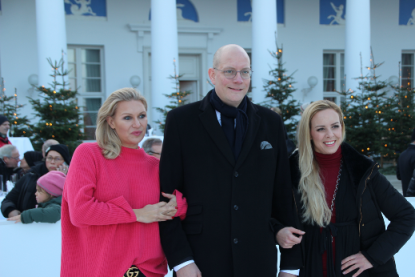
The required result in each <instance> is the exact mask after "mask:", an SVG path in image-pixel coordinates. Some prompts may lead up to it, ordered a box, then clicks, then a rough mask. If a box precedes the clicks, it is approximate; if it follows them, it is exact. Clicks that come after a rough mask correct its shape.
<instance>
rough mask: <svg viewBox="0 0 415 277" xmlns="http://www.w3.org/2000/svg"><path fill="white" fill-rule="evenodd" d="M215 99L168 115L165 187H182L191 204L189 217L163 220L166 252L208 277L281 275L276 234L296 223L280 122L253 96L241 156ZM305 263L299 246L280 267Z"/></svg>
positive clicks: (163, 164) (171, 258) (163, 165)
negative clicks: (222, 123)
mask: <svg viewBox="0 0 415 277" xmlns="http://www.w3.org/2000/svg"><path fill="white" fill-rule="evenodd" d="M209 97H210V93H209V94H208V95H207V96H206V97H205V98H204V99H203V100H202V101H199V102H196V103H192V104H188V105H185V106H183V107H180V108H177V109H174V110H172V111H171V112H169V113H168V115H167V120H166V129H165V132H164V142H163V155H162V156H161V161H160V183H161V191H164V192H166V193H172V192H173V191H174V190H175V189H177V190H179V191H181V192H182V193H183V195H184V196H185V197H186V199H187V202H188V205H189V207H188V210H187V215H186V219H185V220H183V221H180V219H178V218H175V219H173V220H168V221H166V222H160V237H161V243H162V247H163V250H164V253H165V254H166V257H167V261H168V263H169V266H170V267H174V266H176V265H179V264H181V263H182V262H184V261H186V260H188V259H189V258H193V259H194V260H195V263H196V265H197V266H198V267H199V269H200V271H201V272H202V275H203V276H204V277H211V276H215V277H232V276H237V277H251V276H261V277H275V276H276V272H277V262H278V261H277V249H276V238H275V235H276V233H277V232H278V231H279V230H280V229H281V228H283V227H284V226H294V224H295V223H294V220H295V216H294V215H293V212H294V208H293V205H294V203H293V197H292V191H291V187H290V183H291V182H290V174H289V166H288V162H287V161H288V157H287V149H286V144H285V134H284V127H283V123H282V120H281V118H280V116H279V115H278V114H276V113H275V112H273V111H271V110H270V109H265V108H263V107H260V106H257V105H254V104H252V103H251V102H250V101H248V107H247V115H248V129H247V132H246V137H245V139H244V142H243V145H242V149H241V152H240V155H239V157H238V159H237V160H236V161H235V159H234V155H233V153H232V150H231V147H230V145H229V143H228V141H227V139H226V137H225V133H224V131H223V130H222V127H221V126H220V124H219V122H218V120H217V117H216V113H215V110H214V109H213V107H212V105H211V104H210V102H209V99H210V98H209ZM262 142H264V143H265V144H266V142H268V143H269V144H270V146H272V147H269V149H262V150H261V143H262ZM283 252H284V250H283ZM300 267H301V251H300V249H299V247H294V249H292V250H287V251H285V252H284V253H283V254H282V261H281V268H283V269H299V268H300Z"/></svg>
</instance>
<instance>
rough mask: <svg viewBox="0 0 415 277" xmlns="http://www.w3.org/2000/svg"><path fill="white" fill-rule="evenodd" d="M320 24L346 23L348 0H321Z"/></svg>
mask: <svg viewBox="0 0 415 277" xmlns="http://www.w3.org/2000/svg"><path fill="white" fill-rule="evenodd" d="M320 24H322V25H344V24H346V0H320Z"/></svg>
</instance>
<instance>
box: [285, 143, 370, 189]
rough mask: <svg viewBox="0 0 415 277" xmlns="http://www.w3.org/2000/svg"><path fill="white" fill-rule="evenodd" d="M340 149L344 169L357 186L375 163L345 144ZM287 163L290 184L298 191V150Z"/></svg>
mask: <svg viewBox="0 0 415 277" xmlns="http://www.w3.org/2000/svg"><path fill="white" fill-rule="evenodd" d="M341 148H342V156H343V161H344V164H345V167H346V168H347V170H348V172H349V174H350V177H351V178H352V180H353V183H354V184H355V185H356V186H358V185H359V182H360V180H361V179H362V178H363V176H364V175H365V173H366V171H367V170H368V169H369V168H371V167H372V166H373V165H374V164H375V162H374V161H372V160H370V159H369V158H368V157H366V156H364V155H362V154H360V153H359V152H357V151H356V150H355V149H354V148H353V147H352V146H351V145H349V144H347V143H346V142H343V143H342V145H341ZM289 161H290V169H291V182H292V184H293V187H294V188H295V189H298V183H299V182H300V177H301V175H300V170H299V153H298V149H296V150H294V152H293V153H292V154H291V155H290V158H289Z"/></svg>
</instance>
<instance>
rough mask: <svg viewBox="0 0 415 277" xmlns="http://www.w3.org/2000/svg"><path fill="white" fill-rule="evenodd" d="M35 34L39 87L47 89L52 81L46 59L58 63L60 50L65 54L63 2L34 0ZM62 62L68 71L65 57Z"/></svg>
mask: <svg viewBox="0 0 415 277" xmlns="http://www.w3.org/2000/svg"><path fill="white" fill-rule="evenodd" d="M36 32H37V53H38V70H39V71H38V76H39V86H45V87H49V86H50V85H49V83H51V82H52V80H53V79H52V77H50V76H49V75H50V74H51V73H52V70H51V67H50V65H49V63H48V61H47V60H46V59H47V58H51V59H52V61H53V62H54V61H59V60H60V59H61V58H62V50H63V51H64V52H65V53H66V52H67V44H66V24H65V6H64V1H50V0H36ZM64 60H65V68H66V69H68V63H67V59H66V55H65V56H64ZM59 79H60V80H59V82H61V81H62V79H61V78H59Z"/></svg>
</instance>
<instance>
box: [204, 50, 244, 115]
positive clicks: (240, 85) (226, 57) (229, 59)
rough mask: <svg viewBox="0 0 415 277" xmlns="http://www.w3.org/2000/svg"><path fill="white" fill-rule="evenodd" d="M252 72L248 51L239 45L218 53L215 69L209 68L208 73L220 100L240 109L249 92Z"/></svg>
mask: <svg viewBox="0 0 415 277" xmlns="http://www.w3.org/2000/svg"><path fill="white" fill-rule="evenodd" d="M250 71H251V62H250V60H249V56H248V54H247V53H246V51H245V50H244V49H243V48H242V47H241V46H239V45H236V44H228V45H225V46H222V47H221V48H219V49H218V51H216V53H215V55H214V58H213V68H209V71H208V73H209V79H210V81H211V82H212V84H213V85H214V86H215V92H216V95H217V96H218V97H219V98H220V100H222V102H223V103H225V104H226V105H228V106H231V107H238V106H239V104H240V103H241V102H242V100H243V99H244V97H245V95H246V93H247V92H248V89H249V84H250V82H251V78H250V74H249V73H250ZM229 72H231V74H229ZM242 72H243V76H244V77H243V78H242V75H241V74H242ZM247 72H248V74H247ZM233 73H235V74H233ZM247 75H248V76H247Z"/></svg>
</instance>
